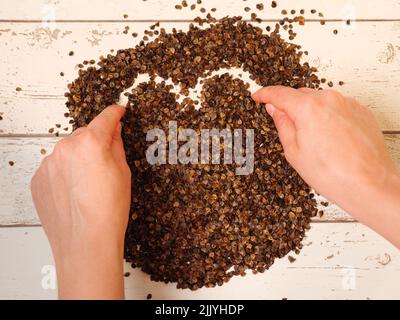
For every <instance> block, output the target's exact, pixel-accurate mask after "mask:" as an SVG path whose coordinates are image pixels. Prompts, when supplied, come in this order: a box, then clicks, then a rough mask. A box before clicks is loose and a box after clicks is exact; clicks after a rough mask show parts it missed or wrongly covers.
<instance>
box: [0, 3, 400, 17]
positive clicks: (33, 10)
mask: <svg viewBox="0 0 400 320" xmlns="http://www.w3.org/2000/svg"><path fill="white" fill-rule="evenodd" d="M202 2H203V4H202V5H198V6H197V8H196V10H195V11H191V10H190V9H189V8H186V9H185V10H180V11H177V10H176V9H175V5H176V4H180V3H181V1H180V0H176V1H172V0H147V1H142V0H119V1H107V0H97V1H96V4H94V3H93V1H90V0H83V1H82V0H62V1H59V0H25V1H23V2H21V1H17V2H15V1H13V0H2V4H1V7H0V17H1V19H29V20H32V19H34V20H42V19H44V20H48V19H58V20H65V19H67V20H70V19H73V20H116V19H121V18H122V17H123V15H124V14H128V15H129V18H128V19H136V20H138V19H139V20H142V19H156V20H163V19H164V20H165V19H166V20H170V19H193V18H194V17H196V16H198V15H199V14H200V11H199V8H201V7H204V8H206V9H207V10H208V11H209V10H210V9H211V8H213V7H215V8H217V12H216V13H215V15H216V16H217V17H220V16H224V15H230V16H233V15H242V16H245V17H246V16H249V15H250V13H246V12H244V10H243V8H244V7H246V6H248V7H250V8H252V9H253V8H254V11H257V12H259V11H258V10H256V9H255V6H256V4H257V3H264V4H265V10H264V11H262V12H259V13H260V16H261V17H262V18H264V19H279V18H280V17H281V14H280V13H281V10H282V9H287V10H289V11H290V10H291V9H296V11H297V12H299V11H300V9H305V10H306V12H307V14H306V17H310V18H311V17H314V18H315V17H316V15H312V14H310V10H311V9H316V10H318V11H322V12H323V13H324V15H325V17H326V18H329V19H348V18H350V19H398V18H400V14H399V10H400V4H399V2H398V1H396V0H385V1H383V2H382V1H380V0H369V1H364V0H325V1H316V0H302V1H293V0H278V1H277V3H278V7H277V8H275V9H273V8H272V7H271V6H270V4H271V1H270V0H267V1H260V0H247V1H246V2H244V1H240V0H224V1H215V0H203V1H202ZM188 3H189V4H192V3H196V1H195V0H188ZM94 7H95V10H94Z"/></svg>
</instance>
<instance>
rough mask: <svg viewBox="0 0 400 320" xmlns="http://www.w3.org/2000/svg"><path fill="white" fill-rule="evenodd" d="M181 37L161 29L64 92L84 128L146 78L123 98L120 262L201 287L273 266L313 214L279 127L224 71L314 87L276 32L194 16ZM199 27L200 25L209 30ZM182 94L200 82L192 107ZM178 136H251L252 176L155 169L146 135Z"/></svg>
mask: <svg viewBox="0 0 400 320" xmlns="http://www.w3.org/2000/svg"><path fill="white" fill-rule="evenodd" d="M196 21H197V22H198V23H199V24H200V26H196V25H194V24H191V25H190V27H189V30H188V31H187V32H179V31H177V30H173V32H172V33H167V32H166V31H165V30H164V29H163V28H161V29H160V30H159V32H157V34H158V36H157V37H156V38H155V39H153V40H152V41H148V42H145V41H141V42H140V44H139V45H137V46H136V47H134V48H130V49H124V50H118V52H117V53H116V54H115V55H111V54H110V55H108V56H107V57H103V58H102V59H101V60H100V62H99V63H98V66H99V67H98V68H96V67H94V66H89V67H87V68H86V69H81V70H80V71H79V77H78V78H77V79H76V80H75V81H74V82H73V83H72V84H70V85H69V92H68V93H67V94H66V97H67V98H68V102H67V107H68V109H69V115H70V116H71V117H73V124H74V128H78V127H81V126H85V125H87V124H88V123H89V122H90V121H91V120H92V119H93V118H94V117H95V116H96V115H97V114H98V113H100V112H101V111H102V110H103V109H104V108H105V107H107V106H108V105H111V104H114V103H116V102H117V101H118V100H119V97H120V95H121V93H122V92H123V91H124V90H126V89H127V88H129V87H131V86H132V85H133V84H134V82H135V79H136V78H137V77H138V75H139V74H149V75H150V81H149V82H145V83H141V84H139V85H137V86H136V87H135V88H134V89H133V90H132V91H131V92H130V93H129V94H128V100H129V102H128V105H127V112H126V114H125V116H124V118H123V120H122V121H123V139H124V143H125V150H126V155H127V159H128V163H129V165H130V168H131V171H132V201H131V211H130V219H129V225H128V229H127V232H126V241H125V259H126V260H127V261H129V262H131V263H132V266H133V267H138V268H141V269H142V270H143V271H145V272H147V273H149V274H150V275H151V279H152V280H155V281H164V282H166V283H167V282H176V283H177V287H178V288H190V289H193V290H195V289H198V288H201V287H203V286H206V287H214V286H215V285H222V284H223V283H224V282H227V281H228V280H229V279H230V278H231V277H232V276H234V275H244V274H245V271H246V270H247V269H251V270H252V271H253V272H254V273H257V272H264V271H265V270H266V269H268V268H269V267H270V266H271V265H272V264H273V262H274V260H275V259H276V258H281V257H284V256H285V255H287V254H288V253H289V252H290V251H292V250H294V251H295V252H297V253H298V252H299V250H300V249H301V247H302V245H301V241H302V239H303V237H304V235H305V232H306V230H308V229H309V228H310V220H311V218H312V217H313V216H315V215H316V214H317V212H318V210H317V203H316V201H315V200H314V199H313V197H314V195H313V194H312V193H311V190H310V188H309V187H308V186H307V185H306V183H305V182H304V181H303V180H302V179H301V178H300V177H299V175H298V174H297V173H296V172H295V171H294V170H293V169H292V167H291V166H290V165H289V164H288V163H287V161H286V160H285V157H284V154H283V149H282V146H281V144H280V142H279V139H278V135H277V131H276V129H275V126H274V124H273V122H272V120H271V119H270V117H269V116H268V115H267V113H266V111H265V108H264V107H263V106H262V105H258V104H256V103H255V102H254V101H253V100H252V99H251V95H250V92H249V90H248V89H249V87H248V85H247V84H245V83H244V82H243V81H242V80H241V79H238V78H235V77H233V76H231V75H229V74H223V75H219V76H211V73H212V72H213V71H217V70H220V69H224V68H226V69H229V68H241V69H243V70H244V71H247V72H249V74H250V75H251V79H252V80H254V81H255V82H256V83H257V84H259V85H261V86H268V85H285V86H290V87H293V88H299V87H309V88H318V87H319V84H320V80H319V79H318V78H317V76H316V75H315V72H316V69H315V68H313V67H310V66H309V65H308V64H307V63H302V62H301V57H302V54H303V52H302V51H300V46H298V45H295V44H291V43H288V42H286V41H284V40H283V39H282V38H281V37H280V35H279V25H277V26H276V28H275V30H274V31H273V32H271V33H269V34H265V33H263V30H262V29H261V28H259V27H257V26H254V25H252V24H250V23H247V22H244V21H242V20H241V18H240V17H234V18H229V17H227V18H223V19H221V20H218V21H217V20H215V19H213V18H210V17H209V18H208V21H207V20H204V19H197V20H196ZM207 22H209V23H210V24H209V25H206V26H205V27H203V25H204V24H207ZM156 76H159V77H161V78H163V79H165V80H167V79H170V80H172V82H173V83H174V84H175V85H179V86H180V88H181V94H183V95H188V91H189V89H190V88H194V87H195V86H196V85H197V83H198V82H199V81H200V79H203V80H202V81H203V83H202V85H203V88H202V92H201V101H200V102H201V106H202V107H201V108H200V109H199V108H196V107H195V106H196V105H198V104H199V102H198V101H193V100H192V99H190V98H185V99H184V101H183V102H178V96H177V94H175V93H173V90H172V89H173V88H172V86H170V85H167V84H166V83H165V82H161V83H157V82H156V81H155V79H156ZM169 121H177V123H178V126H179V127H182V128H192V129H194V130H196V131H198V132H199V131H200V130H201V129H204V128H218V129H224V128H238V129H240V128H242V129H245V128H247V129H248V128H251V129H254V142H255V154H254V172H253V173H252V174H249V175H243V176H238V175H235V165H234V164H219V165H214V164H207V165H206V164H188V165H182V164H177V165H172V164H163V165H150V164H149V163H148V162H147V161H146V155H145V153H146V150H147V148H148V146H149V145H150V144H151V143H150V142H146V133H147V132H148V130H150V129H153V128H160V129H162V130H167V129H168V123H169Z"/></svg>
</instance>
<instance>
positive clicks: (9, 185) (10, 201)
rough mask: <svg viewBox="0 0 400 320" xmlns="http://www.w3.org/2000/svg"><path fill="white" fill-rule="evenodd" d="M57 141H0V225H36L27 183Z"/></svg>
mask: <svg viewBox="0 0 400 320" xmlns="http://www.w3.org/2000/svg"><path fill="white" fill-rule="evenodd" d="M385 138H386V142H387V144H388V146H389V149H390V152H391V155H392V157H393V159H394V160H395V162H396V163H397V164H398V165H399V167H400V135H386V136H385ZM57 141H58V138H55V137H54V138H51V137H49V138H39V139H38V138H1V139H0V226H1V225H3V226H4V225H21V224H22V225H36V224H39V220H38V218H37V216H36V213H35V209H34V207H33V204H32V200H31V195H30V191H29V183H30V179H31V177H32V176H33V174H34V172H35V170H36V168H38V166H39V164H40V161H41V160H42V159H43V157H44V155H42V154H41V149H44V150H46V154H50V153H51V151H52V149H53V147H54V145H55V143H56V142H57ZM9 161H14V163H15V164H14V166H12V167H11V166H10V165H9V164H8V162H9ZM324 200H325V199H323V198H321V199H320V201H324ZM320 209H322V210H324V211H325V215H324V216H323V217H322V218H316V219H315V222H326V221H354V220H353V219H352V218H351V217H350V216H349V215H348V214H347V213H346V212H344V211H343V210H341V209H340V208H339V207H337V206H335V205H333V204H330V205H329V206H328V207H327V208H325V207H323V206H320ZM377 214H379V213H377Z"/></svg>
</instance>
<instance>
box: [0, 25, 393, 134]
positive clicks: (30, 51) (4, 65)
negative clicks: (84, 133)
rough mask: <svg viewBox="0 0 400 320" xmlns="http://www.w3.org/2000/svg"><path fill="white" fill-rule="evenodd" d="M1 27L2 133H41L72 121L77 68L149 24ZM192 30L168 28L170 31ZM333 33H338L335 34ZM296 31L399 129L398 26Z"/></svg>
mask: <svg viewBox="0 0 400 320" xmlns="http://www.w3.org/2000/svg"><path fill="white" fill-rule="evenodd" d="M2 25H3V27H2V28H4V30H8V31H3V32H0V33H2V35H1V36H0V46H1V48H2V55H1V57H0V75H1V76H0V112H2V113H3V115H2V117H3V120H2V121H0V134H8V133H13V134H20V133H38V134H42V133H46V132H47V130H48V129H49V128H50V127H52V126H54V124H55V123H60V124H62V125H63V126H64V125H67V123H68V120H67V119H66V118H64V116H63V114H64V113H65V112H66V111H67V109H66V107H65V106H64V104H65V98H64V96H63V95H64V92H65V91H66V90H67V83H68V81H72V80H73V79H74V78H76V76H77V69H76V65H77V64H78V63H80V62H82V61H83V60H84V59H91V58H97V57H99V56H100V55H101V54H107V53H109V51H110V49H112V48H114V49H121V48H126V47H130V46H133V45H134V44H136V43H137V42H138V41H139V39H133V38H132V37H131V36H130V35H129V34H128V35H125V34H123V33H122V31H123V30H124V27H125V25H130V26H131V29H130V32H133V31H135V32H139V34H140V33H142V32H143V31H144V30H145V29H146V27H148V25H149V23H106V24H104V23H60V24H57V25H56V27H55V29H51V28H48V27H43V26H41V25H40V24H39V25H38V24H15V23H14V24H13V23H11V24H2ZM187 25H188V24H187V23H173V24H171V23H165V24H162V26H163V27H165V28H166V29H171V28H172V27H178V28H180V27H181V28H183V29H185V28H187ZM266 25H267V24H266V23H264V24H263V26H266ZM333 29H338V30H339V34H338V35H336V36H335V35H333V33H332V30H333ZM298 31H299V34H298V38H297V39H296V42H297V43H300V44H302V45H303V48H304V49H306V50H308V51H309V52H310V55H309V56H308V57H307V60H308V61H310V62H311V63H312V64H313V65H316V66H317V67H319V69H320V75H321V77H325V78H329V79H331V80H333V81H334V82H335V83H336V84H337V82H338V81H339V80H343V81H345V85H344V86H343V87H339V86H337V89H338V90H340V91H341V92H343V93H344V94H347V95H352V96H354V97H356V98H357V99H359V100H360V101H361V103H363V104H365V105H367V106H369V107H370V108H371V109H372V111H373V112H374V114H375V115H376V117H377V118H378V120H379V123H380V125H381V127H382V129H383V130H400V112H399V108H400V95H399V94H398V91H399V89H400V63H399V62H400V32H399V31H400V22H384V23H375V22H373V23H372V22H369V23H366V22H363V23H358V24H357V25H356V26H354V27H351V28H347V27H344V26H343V25H342V24H341V23H340V22H331V23H327V24H326V25H325V26H320V25H319V24H318V23H309V24H306V25H305V26H304V27H298ZM322 39H324V40H323V41H322ZM70 50H73V51H74V52H75V54H74V56H72V57H70V56H69V55H68V53H69V51H70ZM61 71H63V72H64V73H65V77H61V76H60V75H59V73H60V72H61ZM17 87H21V88H22V91H20V92H17V91H16V90H15V89H16V88H17Z"/></svg>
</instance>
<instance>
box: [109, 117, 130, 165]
mask: <svg viewBox="0 0 400 320" xmlns="http://www.w3.org/2000/svg"><path fill="white" fill-rule="evenodd" d="M121 130H122V125H121V122H119V123H118V124H117V127H116V128H115V131H114V134H113V137H112V142H111V152H112V155H113V157H114V159H115V161H117V162H118V163H120V164H126V155H125V150H124V143H123V141H122V137H121Z"/></svg>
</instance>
